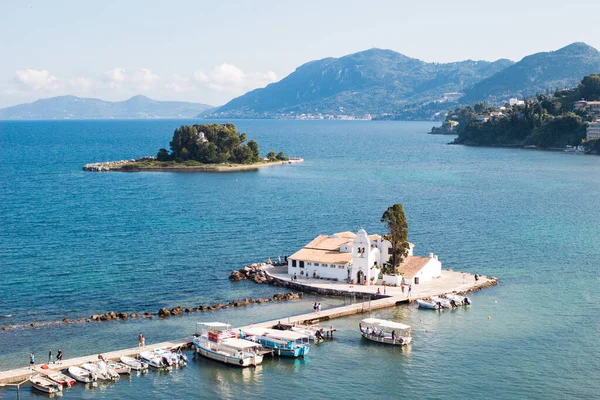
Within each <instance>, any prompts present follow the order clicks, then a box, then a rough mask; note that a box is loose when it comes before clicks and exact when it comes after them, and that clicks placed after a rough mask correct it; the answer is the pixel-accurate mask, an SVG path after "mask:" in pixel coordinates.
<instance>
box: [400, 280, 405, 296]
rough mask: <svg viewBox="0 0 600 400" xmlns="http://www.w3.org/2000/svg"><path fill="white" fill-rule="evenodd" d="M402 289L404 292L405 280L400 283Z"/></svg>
mask: <svg viewBox="0 0 600 400" xmlns="http://www.w3.org/2000/svg"><path fill="white" fill-rule="evenodd" d="M400 289H402V294H404V282H402V283H401V284H400Z"/></svg>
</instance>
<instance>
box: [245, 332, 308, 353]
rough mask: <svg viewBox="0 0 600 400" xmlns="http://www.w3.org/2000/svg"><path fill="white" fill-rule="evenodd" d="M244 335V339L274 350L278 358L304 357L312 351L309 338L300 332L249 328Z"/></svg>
mask: <svg viewBox="0 0 600 400" xmlns="http://www.w3.org/2000/svg"><path fill="white" fill-rule="evenodd" d="M242 334H243V337H244V339H248V340H251V341H253V342H256V343H260V344H261V345H262V346H263V347H266V348H267V349H272V350H273V352H274V354H276V355H278V356H284V357H304V356H305V355H307V354H308V352H309V350H310V347H309V344H308V341H309V338H308V336H307V335H305V334H302V333H299V332H294V331H282V330H277V329H268V328H248V329H245V330H244V331H243V332H242Z"/></svg>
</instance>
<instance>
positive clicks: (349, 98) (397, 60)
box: [204, 49, 513, 118]
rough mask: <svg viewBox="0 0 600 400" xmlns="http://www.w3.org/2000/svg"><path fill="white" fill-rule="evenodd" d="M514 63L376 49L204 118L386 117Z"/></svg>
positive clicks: (306, 69) (302, 71)
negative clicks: (445, 59) (434, 59)
mask: <svg viewBox="0 0 600 400" xmlns="http://www.w3.org/2000/svg"><path fill="white" fill-rule="evenodd" d="M512 64H513V62H512V61H510V60H504V59H503V60H498V61H495V62H488V61H472V60H468V61H461V62H454V63H446V64H440V63H426V62H424V61H421V60H417V59H415V58H410V57H407V56H405V55H402V54H400V53H396V52H394V51H392V50H382V49H371V50H366V51H362V52H359V53H355V54H350V55H347V56H345V57H341V58H325V59H323V60H318V61H311V62H309V63H306V64H304V65H302V66H300V67H298V68H297V69H296V70H295V71H294V72H293V73H291V74H290V75H289V76H287V77H286V78H284V79H282V80H281V81H279V82H276V83H272V84H270V85H268V86H267V87H265V88H263V89H256V90H253V91H251V92H249V93H246V94H244V95H243V96H240V97H238V98H235V99H233V100H231V101H230V102H229V103H227V104H225V105H224V106H222V107H219V108H218V109H215V110H211V111H210V112H209V113H205V114H204V115H207V116H213V117H217V116H218V117H242V118H245V117H259V118H261V117H267V118H272V117H277V116H280V115H281V114H289V113H292V112H293V113H295V114H300V113H312V114H315V113H323V114H346V115H364V114H367V113H369V114H378V115H380V114H384V113H394V112H397V111H398V110H399V109H400V108H402V107H403V106H404V105H405V104H407V103H426V102H431V101H435V100H442V99H444V93H448V92H457V91H462V90H464V89H465V88H467V87H470V86H472V85H474V84H475V83H477V82H479V81H481V80H482V79H485V78H487V77H490V76H492V75H494V74H495V73H497V72H499V71H501V70H503V69H505V68H506V67H508V66H510V65H512Z"/></svg>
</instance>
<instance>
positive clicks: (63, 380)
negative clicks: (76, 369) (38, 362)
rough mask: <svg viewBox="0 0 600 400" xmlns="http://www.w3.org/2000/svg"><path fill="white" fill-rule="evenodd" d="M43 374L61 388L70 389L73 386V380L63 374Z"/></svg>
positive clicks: (52, 372)
mask: <svg viewBox="0 0 600 400" xmlns="http://www.w3.org/2000/svg"><path fill="white" fill-rule="evenodd" d="M45 374H46V378H48V379H50V380H51V381H54V382H56V383H58V384H59V385H60V386H62V387H71V386H73V385H74V384H75V379H73V378H71V377H70V376H67V375H65V374H63V373H62V372H60V371H48V372H46V373H45Z"/></svg>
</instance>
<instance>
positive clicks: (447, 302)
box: [431, 296, 456, 308]
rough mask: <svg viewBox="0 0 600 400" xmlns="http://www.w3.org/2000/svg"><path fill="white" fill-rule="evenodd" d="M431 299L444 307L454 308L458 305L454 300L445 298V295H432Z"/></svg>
mask: <svg viewBox="0 0 600 400" xmlns="http://www.w3.org/2000/svg"><path fill="white" fill-rule="evenodd" d="M431 301H433V302H435V303H438V304H441V305H442V307H444V308H454V307H456V302H454V300H450V299H445V298H443V297H438V296H431Z"/></svg>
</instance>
